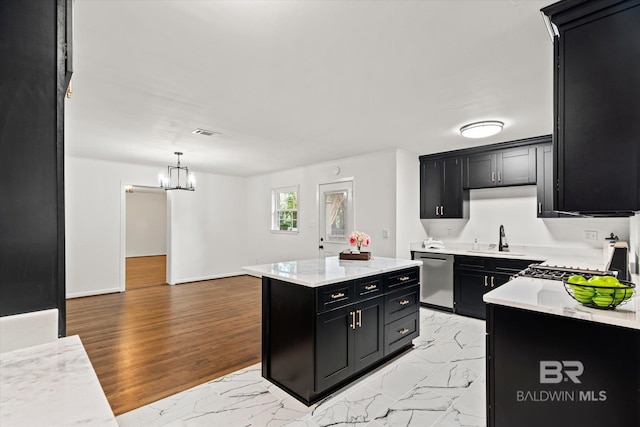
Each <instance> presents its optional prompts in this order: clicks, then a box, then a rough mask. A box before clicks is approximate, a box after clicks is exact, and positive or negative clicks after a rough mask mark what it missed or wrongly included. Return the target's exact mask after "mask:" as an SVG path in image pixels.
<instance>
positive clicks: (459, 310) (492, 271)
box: [454, 256, 535, 319]
mask: <svg viewBox="0 0 640 427" xmlns="http://www.w3.org/2000/svg"><path fill="white" fill-rule="evenodd" d="M533 262H535V261H531V260H524V259H510V258H489V257H467V256H456V257H455V263H454V301H455V302H454V310H455V312H456V314H460V315H463V316H470V317H477V318H479V319H484V318H485V317H486V305H485V303H484V300H483V296H484V294H485V293H487V292H489V291H491V290H492V289H495V288H497V287H498V286H502V285H504V284H505V283H507V282H508V281H509V280H510V278H511V277H512V276H513V275H515V274H516V273H518V272H519V271H521V270H524V269H525V268H527V266H528V265H529V264H531V263H533Z"/></svg>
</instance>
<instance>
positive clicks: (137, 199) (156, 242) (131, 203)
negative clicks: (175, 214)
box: [126, 188, 167, 257]
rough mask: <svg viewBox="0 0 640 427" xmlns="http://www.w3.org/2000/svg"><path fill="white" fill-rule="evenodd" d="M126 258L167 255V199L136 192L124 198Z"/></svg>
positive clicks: (157, 194)
mask: <svg viewBox="0 0 640 427" xmlns="http://www.w3.org/2000/svg"><path fill="white" fill-rule="evenodd" d="M126 203H127V208H126V211H127V213H126V215H127V216H126V223H127V225H126V228H127V231H126V235H127V237H126V238H127V243H126V248H127V249H126V250H127V257H137V256H152V255H165V254H166V253H167V238H166V236H167V195H166V194H165V191H164V190H162V192H161V193H160V192H146V191H145V190H140V189H138V188H136V189H135V190H134V192H133V193H127V194H126Z"/></svg>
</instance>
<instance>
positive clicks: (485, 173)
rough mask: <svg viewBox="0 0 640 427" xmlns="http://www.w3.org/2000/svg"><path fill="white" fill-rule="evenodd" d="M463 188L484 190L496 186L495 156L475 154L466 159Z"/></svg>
mask: <svg viewBox="0 0 640 427" xmlns="http://www.w3.org/2000/svg"><path fill="white" fill-rule="evenodd" d="M465 166H466V174H465V176H466V180H465V185H464V188H486V187H494V186H495V185H496V156H495V154H493V153H483V154H477V155H475V156H469V157H467V159H466V163H465Z"/></svg>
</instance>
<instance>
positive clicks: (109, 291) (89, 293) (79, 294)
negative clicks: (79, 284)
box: [66, 288, 121, 299]
mask: <svg viewBox="0 0 640 427" xmlns="http://www.w3.org/2000/svg"><path fill="white" fill-rule="evenodd" d="M116 292H121V291H120V288H111V289H98V290H95V291H85V292H74V293H71V294H69V293H68V294H67V296H66V298H67V299H72V298H81V297H90V296H94V295H103V294H113V293H116Z"/></svg>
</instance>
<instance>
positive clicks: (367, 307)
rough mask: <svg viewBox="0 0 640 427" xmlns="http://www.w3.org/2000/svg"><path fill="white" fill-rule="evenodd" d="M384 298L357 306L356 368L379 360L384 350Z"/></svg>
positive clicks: (355, 332) (356, 369)
mask: <svg viewBox="0 0 640 427" xmlns="http://www.w3.org/2000/svg"><path fill="white" fill-rule="evenodd" d="M383 301H384V300H383V298H382V297H378V298H374V299H372V300H369V301H366V302H362V303H360V304H358V305H357V306H356V307H355V314H356V315H355V317H356V328H355V329H354V330H353V332H354V357H355V359H354V369H355V371H359V370H360V369H362V368H364V367H366V366H368V365H370V364H372V363H374V362H377V361H378V360H379V359H380V358H381V357H382V356H383V352H384V340H383V338H384V337H383V330H384V329H383V327H384V324H383V316H384V313H383V307H384V304H383Z"/></svg>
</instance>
